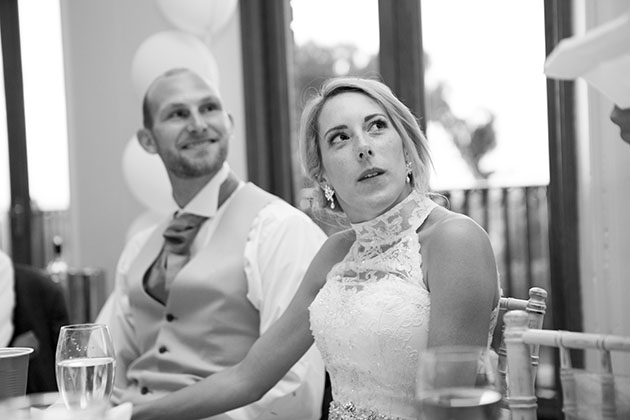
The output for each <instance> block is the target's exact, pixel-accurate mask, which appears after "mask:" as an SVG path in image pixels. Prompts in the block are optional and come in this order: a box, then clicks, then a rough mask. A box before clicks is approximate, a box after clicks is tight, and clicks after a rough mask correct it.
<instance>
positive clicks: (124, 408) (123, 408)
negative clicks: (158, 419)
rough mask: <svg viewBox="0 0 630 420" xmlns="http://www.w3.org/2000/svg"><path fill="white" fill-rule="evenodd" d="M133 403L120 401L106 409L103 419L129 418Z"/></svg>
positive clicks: (129, 419) (126, 419)
mask: <svg viewBox="0 0 630 420" xmlns="http://www.w3.org/2000/svg"><path fill="white" fill-rule="evenodd" d="M132 411H133V405H132V404H131V403H130V402H126V403H122V404H120V405H117V406H116V407H112V408H110V409H109V410H107V415H106V416H105V420H131V413H132Z"/></svg>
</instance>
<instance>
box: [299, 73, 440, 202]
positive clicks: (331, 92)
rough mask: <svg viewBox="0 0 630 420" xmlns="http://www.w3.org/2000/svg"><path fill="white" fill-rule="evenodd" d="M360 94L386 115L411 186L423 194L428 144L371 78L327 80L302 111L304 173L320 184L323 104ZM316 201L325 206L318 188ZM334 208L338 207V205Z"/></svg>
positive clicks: (413, 119) (394, 99) (412, 118)
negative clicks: (399, 145) (398, 141)
mask: <svg viewBox="0 0 630 420" xmlns="http://www.w3.org/2000/svg"><path fill="white" fill-rule="evenodd" d="M347 92H356V93H361V94H363V95H365V96H367V97H369V98H371V99H372V100H374V101H375V102H376V103H377V104H378V105H379V106H380V107H381V108H382V109H383V111H384V112H385V114H386V115H387V117H388V118H389V120H390V121H391V123H392V125H393V127H394V129H395V130H396V131H397V132H398V134H399V135H400V137H401V139H402V142H403V150H404V151H405V156H406V159H407V161H409V162H410V163H411V168H412V171H413V175H412V183H413V187H414V188H415V189H416V190H418V191H420V192H422V193H426V192H428V190H429V178H430V171H431V167H432V163H431V156H430V153H429V147H428V142H427V139H426V137H425V136H424V134H423V133H422V130H421V129H420V126H419V125H418V121H417V119H416V117H415V116H414V115H413V114H412V112H411V111H410V110H409V108H407V106H405V104H403V103H402V102H401V101H400V100H399V99H398V98H397V97H396V96H395V95H394V94H393V93H392V91H391V89H390V88H389V87H387V85H385V84H383V83H381V82H379V81H377V80H373V79H364V78H354V77H338V78H332V79H328V80H326V81H325V82H324V83H323V85H322V87H321V88H320V90H319V91H318V92H317V94H316V95H315V96H314V97H312V98H311V99H310V100H309V101H308V102H307V104H306V106H305V107H304V110H303V111H302V117H301V120H300V134H299V146H300V159H301V162H302V166H303V168H304V171H305V172H306V174H307V175H308V177H309V178H310V179H311V180H313V181H314V182H315V183H316V184H317V185H319V183H320V182H321V181H322V173H323V164H322V156H321V152H320V148H319V142H320V140H321V137H320V133H319V122H318V119H319V115H320V113H321V110H322V108H323V107H324V105H325V104H326V102H327V101H328V100H329V99H330V98H332V97H334V96H336V95H339V94H341V93H347ZM317 190H318V191H319V193H320V197H318V198H319V202H320V203H321V205H322V206H325V205H326V200H325V199H324V198H323V196H322V195H323V192H322V191H321V188H318V189H317ZM336 208H339V206H338V205H337V206H336Z"/></svg>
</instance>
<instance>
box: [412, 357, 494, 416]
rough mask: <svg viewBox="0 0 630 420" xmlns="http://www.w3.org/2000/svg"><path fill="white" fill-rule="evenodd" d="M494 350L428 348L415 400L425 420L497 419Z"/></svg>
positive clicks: (420, 360)
mask: <svg viewBox="0 0 630 420" xmlns="http://www.w3.org/2000/svg"><path fill="white" fill-rule="evenodd" d="M495 360H496V359H495V358H493V357H492V355H491V350H489V349H487V348H485V347H474V346H447V347H434V348H430V349H427V350H426V351H425V352H423V353H422V354H421V355H420V358H419V364H418V374H417V377H416V401H417V404H418V408H419V411H420V413H421V417H420V418H421V419H423V420H497V419H499V418H500V416H501V410H500V403H501V399H502V396H501V393H500V391H499V382H498V378H497V370H496V366H495V362H494V361H495Z"/></svg>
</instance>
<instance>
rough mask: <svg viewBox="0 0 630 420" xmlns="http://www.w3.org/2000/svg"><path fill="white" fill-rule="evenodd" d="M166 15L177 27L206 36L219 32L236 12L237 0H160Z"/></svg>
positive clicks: (159, 3)
mask: <svg viewBox="0 0 630 420" xmlns="http://www.w3.org/2000/svg"><path fill="white" fill-rule="evenodd" d="M157 4H158V7H159V8H160V11H161V12H162V14H163V15H164V17H165V18H166V19H167V20H168V21H169V22H171V23H172V24H173V25H174V26H175V27H177V28H179V29H181V30H183V31H187V32H190V33H193V34H195V35H198V36H201V37H205V36H206V35H208V36H213V35H215V34H217V33H218V32H219V31H221V29H223V28H224V27H225V24H226V23H227V22H228V20H229V19H230V16H232V13H234V10H235V9H236V5H237V4H238V1H237V0H158V1H157Z"/></svg>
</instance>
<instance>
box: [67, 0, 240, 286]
mask: <svg viewBox="0 0 630 420" xmlns="http://www.w3.org/2000/svg"><path fill="white" fill-rule="evenodd" d="M61 14H62V27H63V43H64V60H65V71H66V91H67V103H68V137H69V154H70V179H71V188H70V191H71V193H70V194H71V216H72V217H71V220H72V232H73V233H72V237H71V238H70V240H69V241H68V242H69V243H68V245H69V251H70V254H69V255H68V260H69V262H70V263H71V264H72V265H74V266H82V267H85V266H94V267H102V268H104V269H105V270H106V273H107V281H108V286H107V288H108V290H109V288H111V286H112V284H113V273H114V269H115V265H116V262H117V259H118V256H119V254H120V251H121V250H122V247H123V244H124V241H125V236H126V233H127V230H128V228H129V227H130V225H131V224H132V222H133V221H134V220H135V219H136V218H137V217H138V216H140V215H141V214H143V213H144V211H145V209H144V208H143V207H142V205H141V204H140V203H139V202H138V201H137V200H136V199H135V197H134V196H133V195H132V193H131V192H130V190H129V189H128V187H127V184H126V181H125V179H124V177H123V173H122V163H121V159H122V155H123V150H124V148H125V146H126V145H127V143H128V141H129V139H130V138H131V137H132V136H133V134H134V133H135V132H136V130H137V128H139V127H140V125H141V109H140V104H139V101H138V99H137V98H136V97H135V94H134V91H133V85H132V82H131V62H132V59H133V57H134V54H135V52H136V50H137V48H138V46H139V45H140V44H141V43H142V42H143V41H144V40H145V39H146V38H147V37H149V36H150V35H152V34H154V33H156V32H160V31H164V30H172V29H175V28H173V27H172V26H171V25H170V24H169V23H168V22H167V21H166V20H165V19H164V17H163V16H162V15H161V14H160V11H159V9H158V8H157V6H156V4H155V2H154V0H133V1H127V0H108V1H103V0H80V1H77V0H61ZM238 16H239V14H238V10H236V12H235V13H234V14H233V15H232V17H231V19H230V21H229V22H228V24H227V26H226V27H225V28H224V30H223V31H222V32H221V33H220V34H218V35H217V36H216V37H215V38H214V39H213V40H212V42H211V44H210V50H211V51H212V54H213V55H214V57H215V58H216V60H217V62H218V65H219V72H220V85H221V86H220V89H221V92H222V94H223V97H224V100H225V104H226V108H227V109H228V110H230V111H231V113H232V114H233V116H234V120H235V123H236V128H235V130H236V131H235V136H234V141H233V143H232V145H231V149H230V156H229V158H228V162H229V163H230V165H231V166H232V168H233V169H234V170H235V171H236V172H237V174H239V175H240V176H242V177H243V178H244V179H246V175H247V173H246V161H245V143H244V141H243V139H244V130H245V128H244V106H243V99H242V98H243V87H242V70H241V67H242V66H241V53H240V26H239V19H238Z"/></svg>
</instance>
